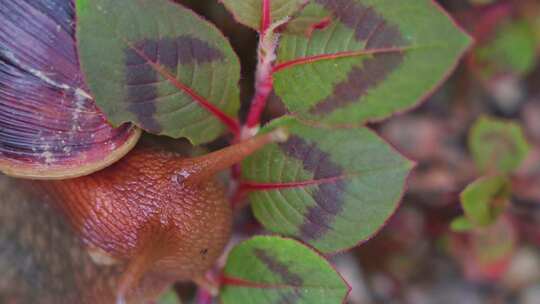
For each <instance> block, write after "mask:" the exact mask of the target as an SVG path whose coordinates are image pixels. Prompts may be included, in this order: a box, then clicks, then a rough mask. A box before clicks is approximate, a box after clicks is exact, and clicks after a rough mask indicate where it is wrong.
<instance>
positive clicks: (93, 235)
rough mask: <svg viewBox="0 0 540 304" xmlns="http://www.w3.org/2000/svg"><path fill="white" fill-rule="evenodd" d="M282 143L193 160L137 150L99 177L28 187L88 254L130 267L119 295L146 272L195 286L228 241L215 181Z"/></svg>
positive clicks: (275, 137)
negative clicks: (45, 198)
mask: <svg viewBox="0 0 540 304" xmlns="http://www.w3.org/2000/svg"><path fill="white" fill-rule="evenodd" d="M284 136H285V134H284V133H283V132H282V131H281V130H277V131H274V132H271V133H267V134H264V135H260V136H257V137H254V138H252V139H249V140H247V141H244V142H241V143H238V144H236V145H233V146H229V147H227V148H224V149H222V150H219V151H216V152H213V153H210V154H207V155H204V156H200V157H195V158H185V157H182V156H180V155H178V154H175V153H171V152H165V151H159V150H153V149H135V150H133V151H132V152H130V153H129V154H128V155H127V156H126V157H124V158H123V159H121V160H120V161H118V162H117V163H115V164H113V165H112V166H110V167H107V168H106V169H104V170H101V171H98V172H96V173H93V174H90V175H87V176H83V177H78V178H74V179H67V180H52V181H34V182H33V183H37V184H38V187H39V188H40V189H41V190H42V191H44V193H45V194H47V195H50V196H51V198H52V199H51V201H52V202H53V203H54V204H55V205H56V206H57V208H58V209H60V210H61V211H62V212H63V213H64V214H65V215H66V217H67V219H68V220H69V222H70V224H71V226H72V227H73V229H74V230H75V232H76V233H77V234H78V235H79V236H80V238H81V239H82V240H83V242H84V243H85V245H86V246H88V248H89V249H90V251H91V252H98V254H101V255H105V257H106V260H110V261H112V262H117V263H120V262H123V263H127V264H128V268H127V270H126V273H125V276H124V280H123V282H122V284H121V285H120V287H119V292H120V293H122V294H123V293H125V292H127V291H128V290H129V289H130V288H131V287H133V286H134V285H136V284H137V281H138V280H139V279H140V278H141V277H142V276H143V275H144V274H146V273H148V272H155V273H159V274H160V275H161V276H167V277H170V278H171V280H195V281H198V280H199V279H202V278H203V276H204V273H205V272H206V271H207V270H208V269H209V268H211V266H212V265H213V264H214V263H215V261H216V260H217V258H218V257H219V256H220V254H221V253H222V251H223V248H224V247H225V245H226V244H227V242H228V240H229V238H230V234H231V222H232V210H231V205H230V203H229V201H228V199H227V195H226V192H225V190H224V188H223V186H222V185H221V184H220V183H219V182H218V181H217V180H216V179H215V175H216V174H217V173H218V172H220V171H222V170H224V169H226V168H228V167H230V166H232V165H233V164H235V163H237V162H239V161H241V160H242V159H244V158H245V157H246V156H248V155H250V154H251V153H253V152H254V151H256V150H258V149H260V148H262V147H263V146H264V145H266V144H268V143H270V142H274V141H279V140H281V139H283V137H284ZM101 257H103V256H101Z"/></svg>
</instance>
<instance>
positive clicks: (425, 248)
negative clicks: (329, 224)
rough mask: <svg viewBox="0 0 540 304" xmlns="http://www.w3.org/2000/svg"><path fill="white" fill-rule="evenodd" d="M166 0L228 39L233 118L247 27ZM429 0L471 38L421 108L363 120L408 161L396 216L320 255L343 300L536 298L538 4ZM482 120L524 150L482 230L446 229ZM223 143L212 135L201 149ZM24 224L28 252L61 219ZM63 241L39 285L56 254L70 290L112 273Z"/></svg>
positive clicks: (209, 8) (248, 227)
mask: <svg viewBox="0 0 540 304" xmlns="http://www.w3.org/2000/svg"><path fill="white" fill-rule="evenodd" d="M175 1H177V2H179V3H182V4H184V5H186V6H188V7H190V8H192V9H193V10H195V11H196V12H198V13H199V14H201V15H203V16H205V17H206V18H207V19H209V20H211V21H212V22H213V23H215V24H216V25H217V26H218V27H219V28H220V29H222V31H223V32H224V33H225V35H226V36H228V38H230V40H231V42H232V44H233V47H234V48H235V50H236V51H237V53H238V55H239V57H240V59H241V61H242V80H241V84H240V85H241V91H242V100H243V113H242V115H245V111H246V109H247V106H248V103H249V100H250V98H251V96H252V95H253V83H254V70H255V66H256V49H257V39H258V37H257V34H256V33H255V32H254V31H252V30H250V29H248V28H246V27H243V26H242V25H240V24H238V23H236V22H235V21H234V20H233V18H232V17H231V16H230V14H229V13H227V12H226V11H225V10H224V8H223V7H222V6H221V5H219V4H218V1H215V0H204V1H201V0H175ZM238 1H242V0H238ZM398 1H405V0H398ZM437 2H439V3H440V4H441V5H442V6H443V7H444V8H445V9H446V10H447V11H449V12H450V14H451V15H452V16H453V17H454V18H455V20H456V21H457V22H458V23H459V24H460V25H461V26H462V27H463V28H464V29H465V30H466V31H467V32H469V33H470V34H471V36H473V37H474V39H475V41H476V44H475V45H474V47H473V48H472V49H471V50H470V51H469V52H468V54H467V55H466V57H465V58H464V59H463V60H462V62H461V64H460V65H459V67H458V68H457V70H456V71H455V73H454V74H453V75H452V76H451V78H450V79H449V80H448V81H447V82H446V83H445V84H444V85H443V86H442V87H441V88H439V89H438V90H437V91H436V92H435V94H434V95H432V96H431V97H430V98H429V99H428V100H427V101H426V102H425V103H423V104H422V105H421V106H419V107H418V108H416V109H415V110H413V111H411V112H408V113H407V114H403V115H398V116H395V117H393V118H392V119H390V120H388V121H386V122H382V123H377V124H373V125H371V126H370V127H372V128H373V129H374V130H376V131H377V132H378V133H379V134H380V135H381V136H383V137H384V138H385V139H387V140H388V141H389V142H390V143H392V144H393V145H394V146H395V147H396V148H397V149H398V150H399V151H401V152H402V153H403V154H405V155H406V156H407V157H409V158H411V159H413V160H415V161H416V162H417V163H418V165H417V167H416V169H415V170H414V172H413V174H412V176H411V177H410V179H409V181H408V190H407V192H406V195H405V197H404V199H403V202H402V205H401V207H400V209H399V211H398V212H397V213H396V214H395V215H394V216H393V217H392V218H391V220H390V221H389V222H388V224H387V225H386V226H385V227H384V229H383V230H382V231H381V232H380V233H379V234H377V235H376V236H375V237H374V238H373V239H371V240H369V241H367V242H366V243H364V244H362V245H361V246H359V247H357V248H355V249H353V250H352V251H350V252H346V253H341V254H338V255H336V256H333V257H331V261H332V262H333V263H334V264H335V265H336V267H337V268H338V270H339V271H340V272H341V273H342V274H343V275H344V277H345V278H346V280H347V281H348V282H349V284H350V285H351V286H352V288H353V289H352V292H351V295H350V297H349V300H348V301H349V302H348V303H349V304H377V303H385V304H390V303H404V304H409V303H411V304H423V303H430V304H432V303H433V304H447V303H448V304H456V303H459V304H488V303H489V304H498V303H501V304H502V303H523V304H540V1H539V0H513V1H503V0H439V1H437ZM283 112H284V107H283V105H282V104H281V103H280V101H279V99H278V98H276V97H275V96H273V97H272V98H271V101H270V104H269V107H268V109H267V111H266V112H265V118H266V119H267V120H269V119H271V118H273V117H276V116H279V115H281V114H283ZM486 115H488V116H491V117H495V118H500V119H504V120H511V121H514V122H515V123H517V124H519V125H520V126H521V128H522V129H523V130H524V134H525V136H526V138H527V141H528V142H529V144H530V146H531V150H530V152H529V153H528V155H527V158H526V159H525V161H524V162H523V163H522V165H521V166H520V168H519V169H518V170H517V171H516V172H514V173H512V174H511V177H510V179H511V182H512V191H511V195H510V199H509V200H508V202H506V204H505V208H504V209H503V211H502V213H501V214H500V215H499V216H498V218H497V221H496V222H495V223H494V224H493V225H490V226H489V227H485V228H484V229H473V230H469V231H466V232H456V231H453V230H452V229H450V226H451V223H452V221H453V220H454V219H456V218H457V217H459V216H461V215H463V209H462V206H461V204H460V193H461V192H462V191H463V189H465V188H466V187H467V185H469V184H470V183H472V182H473V181H475V180H477V179H478V178H479V177H481V175H482V173H481V172H480V170H478V169H476V165H475V163H474V160H473V157H472V155H471V150H470V147H469V144H468V137H469V134H470V130H471V127H472V126H473V125H474V123H475V122H476V121H477V119H478V118H480V117H482V116H486ZM143 142H144V143H146V144H151V145H156V144H159V145H164V146H169V147H173V148H174V149H176V150H179V149H180V150H182V149H184V150H189V149H190V148H189V147H188V145H187V144H186V143H185V142H183V141H174V140H169V139H164V138H159V137H156V136H151V135H145V138H144V140H143ZM224 144H225V141H223V142H220V141H217V142H215V143H213V144H211V145H210V147H209V148H215V147H219V146H222V145H224ZM15 188H16V187H14V186H13V185H11V184H10V182H7V183H6V182H4V180H2V182H1V183H0V189H1V190H2V191H4V192H9V193H10V195H12V196H17V195H19V196H17V197H25V194H22V193H19V192H17V191H18V190H17V191H12V189H15ZM17 193H18V194H17ZM17 199H18V200H19V198H17ZM30 200H31V199H24V200H23V201H24V203H20V204H19V205H18V206H19V208H18V209H17V210H18V211H16V210H14V209H12V208H10V207H9V206H6V205H2V206H3V207H2V206H0V207H2V208H4V209H0V215H3V216H7V215H9V214H11V213H14V212H20V215H13V216H18V217H20V218H21V219H22V221H24V216H25V214H27V213H32V212H33V213H35V214H38V213H40V212H45V213H46V212H50V211H46V210H45V211H43V210H42V211H40V210H37V209H36V208H35V207H32V206H33V205H30V203H27V202H26V201H30ZM21 206H22V207H21ZM10 212H11V213H10ZM0 220H2V218H0ZM34 220H35V223H34V224H32V225H30V224H28V225H27V226H20V225H19V226H13V227H9V225H8V226H6V225H4V226H2V227H8V228H7V229H6V230H5V231H3V232H2V233H7V235H8V236H9V237H12V238H14V239H26V238H28V240H29V241H28V243H29V244H31V245H29V246H33V244H36V245H35V246H36V248H38V249H39V242H48V241H51V240H41V241H40V240H37V241H36V239H34V238H33V236H34V234H35V233H38V231H39V229H40V227H43V226H47V227H52V228H51V229H57V230H58V233H55V234H54V235H55V237H57V238H61V239H62V238H64V237H63V235H65V234H63V233H67V232H65V231H66V230H67V228H66V227H64V226H65V225H64V224H62V223H59V222H57V221H54V220H53V221H52V222H51V220H50V219H46V216H43V218H41V217H39V216H38V217H37V219H34ZM236 225H238V227H241V228H240V229H236V231H241V233H242V234H237V235H235V238H236V239H241V238H244V237H246V236H248V235H251V234H255V233H260V232H262V230H261V229H262V228H261V227H260V226H259V225H258V224H257V222H256V221H255V220H254V218H253V217H252V215H251V214H250V211H249V210H248V209H246V210H245V211H244V213H243V214H242V215H241V216H240V217H239V218H238V219H237V223H236ZM21 227H22V228H21ZM25 227H26V228H25ZM9 229H11V230H9ZM55 231H56V230H55ZM66 238H67V237H66ZM3 241H7V239H5V238H0V246H3V245H2V242H3ZM74 246H76V245H74V243H73V241H72V240H69V241H68V240H66V244H65V250H64V251H62V250H60V251H59V253H58V254H57V255H55V256H54V257H49V256H46V255H43V256H40V257H39V258H40V259H42V260H39V259H38V262H39V261H42V263H43V267H44V268H47V269H48V271H49V273H45V274H43V275H44V278H42V279H43V280H44V281H46V279H45V277H47V276H53V277H57V278H63V280H61V281H60V280H58V281H57V280H54V281H55V282H49V283H50V284H49V285H50V286H49V285H47V286H49V287H48V288H51V289H55V290H56V292H58V293H62V292H65V293H66V294H69V293H70V292H69V290H71V289H76V288H77V286H80V285H77V286H75V285H73V286H70V285H66V282H67V281H69V280H68V279H67V278H68V277H66V274H69V273H72V272H74V271H77V270H76V269H78V267H79V268H80V265H77V264H70V263H67V262H66V261H68V260H69V259H66V260H64V261H63V260H62V257H63V256H64V257H65V256H70V257H71V260H77V261H79V262H81V261H82V262H81V263H82V264H83V268H84V272H85V274H84V275H83V276H82V277H77V280H81V282H82V283H81V284H82V285H84V284H96V283H95V282H102V281H106V280H107V278H108V277H110V276H111V274H112V273H114V272H115V271H116V270H115V269H108V270H103V269H94V268H93V267H92V266H88V265H90V263H91V262H90V261H89V259H88V257H86V256H84V255H83V254H82V253H81V251H80V250H79V249H76V248H75V249H74ZM61 249H62V248H61ZM9 263H10V262H9V259H7V258H2V259H0V270H1V274H0V276H2V277H3V279H2V278H0V290H6V289H9V288H20V289H21V292H27V291H26V290H27V289H25V288H27V287H25V286H15V287H13V286H11V285H10V279H9V278H10V273H9V272H7V271H8V270H9V269H10V265H9ZM50 265H62V266H61V267H60V266H58V267H56V266H55V267H52V268H51V267H50ZM11 275H14V274H11ZM36 280H40V278H36ZM72 283H73V282H72ZM79 283H80V282H77V284H79ZM103 284H105V283H103ZM64 290H65V291H64ZM174 292H175V293H177V294H178V295H180V297H181V298H182V300H183V302H184V303H191V302H192V301H193V298H194V297H195V286H194V285H193V284H178V285H176V286H175V287H174ZM72 297H73V298H72V300H66V303H77V301H76V300H73V299H76V298H77V296H76V295H72ZM3 303H10V304H11V303H14V304H17V303H21V302H17V301H15V302H10V301H9V298H7V297H6V298H3V295H2V294H0V304H3ZM36 303H38V302H36ZM39 303H41V302H39ZM43 303H54V301H52V302H43ZM164 303H165V302H164ZM167 303H169V302H167ZM171 303H173V302H171ZM254 303H255V302H254ZM23 304H24V303H23Z"/></svg>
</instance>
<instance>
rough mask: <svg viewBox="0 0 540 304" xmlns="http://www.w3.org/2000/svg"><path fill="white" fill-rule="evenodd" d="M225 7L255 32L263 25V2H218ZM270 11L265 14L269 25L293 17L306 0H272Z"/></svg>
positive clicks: (249, 0)
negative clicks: (267, 16)
mask: <svg viewBox="0 0 540 304" xmlns="http://www.w3.org/2000/svg"><path fill="white" fill-rule="evenodd" d="M219 2H221V3H223V5H225V8H227V10H229V11H230V12H231V13H232V14H233V15H234V18H235V19H236V20H237V21H238V22H240V23H242V24H244V25H246V26H248V27H250V28H252V29H254V30H257V31H260V30H261V27H262V24H263V16H264V10H263V0H242V1H238V0H219ZM268 2H269V3H270V10H269V11H268V12H267V13H268V15H269V16H270V20H269V24H273V23H275V22H279V21H282V20H284V19H286V18H288V17H291V16H293V15H295V14H296V13H297V12H298V11H299V10H300V9H301V8H303V7H304V5H305V3H306V2H307V1H306V0H272V1H268Z"/></svg>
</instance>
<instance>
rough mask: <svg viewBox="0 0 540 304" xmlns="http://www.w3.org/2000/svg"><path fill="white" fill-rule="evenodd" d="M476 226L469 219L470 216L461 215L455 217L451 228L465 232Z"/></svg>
mask: <svg viewBox="0 0 540 304" xmlns="http://www.w3.org/2000/svg"><path fill="white" fill-rule="evenodd" d="M473 228H474V225H473V224H472V223H471V221H469V219H468V218H466V217H464V216H460V217H458V218H455V219H454V220H453V221H452V223H451V224H450V229H452V231H454V232H465V231H469V230H471V229H473Z"/></svg>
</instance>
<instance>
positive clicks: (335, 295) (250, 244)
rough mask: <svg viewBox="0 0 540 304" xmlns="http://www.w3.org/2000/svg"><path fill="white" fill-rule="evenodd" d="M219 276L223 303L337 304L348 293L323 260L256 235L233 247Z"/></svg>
mask: <svg viewBox="0 0 540 304" xmlns="http://www.w3.org/2000/svg"><path fill="white" fill-rule="evenodd" d="M223 276H224V278H223V287H222V290H221V294H220V297H221V302H222V303H223V304H242V303H246V304H247V303H255V302H256V303H258V304H273V303H289V304H301V303H302V304H308V303H309V304H318V303H321V304H322V303H324V304H333V303H335V304H340V303H343V302H344V300H345V298H346V296H347V294H348V293H349V291H350V288H349V287H348V285H347V283H346V282H345V281H344V280H343V278H342V277H341V276H340V275H339V274H338V273H337V272H336V271H335V269H334V268H333V267H332V265H330V263H329V262H328V261H327V260H326V259H324V257H322V256H321V255H319V254H317V253H316V252H315V251H313V250H312V249H310V248H308V247H307V246H305V245H303V244H301V243H299V242H297V241H295V240H292V239H286V238H281V237H272V236H258V237H254V238H252V239H250V240H247V241H245V242H243V243H241V244H239V245H238V246H236V247H235V248H234V249H233V250H232V251H231V253H230V255H229V258H228V260H227V265H226V266H225V269H224V274H223Z"/></svg>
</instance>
